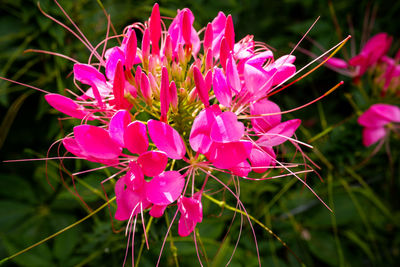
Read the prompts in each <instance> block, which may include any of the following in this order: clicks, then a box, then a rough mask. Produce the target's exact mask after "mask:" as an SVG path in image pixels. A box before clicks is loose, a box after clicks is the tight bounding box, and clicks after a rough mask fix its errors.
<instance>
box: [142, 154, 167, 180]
mask: <svg viewBox="0 0 400 267" xmlns="http://www.w3.org/2000/svg"><path fill="white" fill-rule="evenodd" d="M138 163H139V164H140V166H142V171H143V173H144V175H146V176H149V177H153V176H156V175H158V174H160V173H161V172H162V171H164V170H165V167H167V164H168V157H167V154H165V153H164V152H161V151H147V152H145V153H143V154H141V155H140V156H139V158H138Z"/></svg>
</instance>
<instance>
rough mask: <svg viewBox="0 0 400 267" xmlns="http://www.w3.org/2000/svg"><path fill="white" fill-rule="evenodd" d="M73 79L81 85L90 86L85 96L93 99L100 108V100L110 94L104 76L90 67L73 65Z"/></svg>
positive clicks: (78, 64) (101, 103)
mask: <svg viewBox="0 0 400 267" xmlns="http://www.w3.org/2000/svg"><path fill="white" fill-rule="evenodd" d="M74 77H75V79H76V80H78V81H80V82H81V83H83V84H87V85H90V86H92V88H90V89H89V90H88V91H87V92H86V94H85V95H87V96H89V97H94V98H95V99H96V100H97V102H99V105H100V106H102V105H103V102H102V98H103V97H104V96H107V95H108V94H109V93H110V88H109V86H108V85H107V83H106V78H105V77H104V75H103V74H101V73H100V72H99V71H98V70H97V69H96V68H95V67H93V66H91V65H88V64H80V63H77V64H75V65H74Z"/></svg>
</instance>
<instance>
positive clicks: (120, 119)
mask: <svg viewBox="0 0 400 267" xmlns="http://www.w3.org/2000/svg"><path fill="white" fill-rule="evenodd" d="M130 122H131V115H130V113H129V111H127V110H119V111H117V112H116V113H115V114H114V116H112V118H111V120H110V125H109V127H108V132H109V134H110V136H111V138H112V139H113V140H114V141H115V142H117V143H118V144H119V145H120V146H121V147H125V142H124V133H125V130H126V127H127V126H128V124H129V123H130Z"/></svg>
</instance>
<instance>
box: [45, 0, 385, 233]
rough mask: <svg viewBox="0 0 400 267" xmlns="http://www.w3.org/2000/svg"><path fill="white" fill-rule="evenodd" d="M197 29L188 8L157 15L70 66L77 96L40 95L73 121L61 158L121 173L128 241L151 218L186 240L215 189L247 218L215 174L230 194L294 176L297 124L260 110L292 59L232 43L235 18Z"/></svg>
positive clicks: (247, 42)
mask: <svg viewBox="0 0 400 267" xmlns="http://www.w3.org/2000/svg"><path fill="white" fill-rule="evenodd" d="M161 11H162V9H161ZM194 20H195V18H194V15H193V13H192V12H191V11H190V10H189V9H188V8H184V9H182V10H178V11H177V15H176V16H175V18H173V19H172V22H171V21H169V20H165V21H164V20H163V16H161V14H160V8H159V6H158V4H155V5H154V6H153V10H152V13H151V16H150V19H149V20H148V21H146V23H144V24H141V23H134V24H132V25H129V26H128V27H126V29H125V30H124V34H123V40H122V43H121V44H120V45H118V46H115V47H111V48H109V49H108V50H106V49H105V51H106V52H105V54H104V56H100V55H97V52H96V53H95V51H93V55H94V56H97V57H98V58H97V59H98V61H99V62H96V63H95V64H81V63H77V64H75V65H74V78H75V80H76V81H78V82H79V83H77V86H79V89H80V90H81V91H83V95H82V96H79V97H77V99H76V100H73V99H72V98H68V97H64V96H61V95H58V94H48V95H46V100H47V102H48V103H49V104H50V105H51V106H53V107H54V108H55V109H57V110H59V111H61V112H63V113H65V114H66V115H68V116H71V117H73V118H76V119H80V120H81V121H80V123H79V122H78V125H77V126H75V127H74V130H73V133H70V134H69V135H68V136H67V137H65V138H64V139H63V141H62V144H63V146H64V147H65V149H66V150H67V151H68V152H70V153H72V154H73V155H75V156H76V157H79V158H81V159H84V160H88V161H92V162H97V163H99V164H102V165H105V166H102V167H110V166H112V167H115V169H116V170H117V172H116V173H115V174H114V175H112V176H111V177H110V178H108V179H107V181H108V180H109V179H112V178H114V177H115V176H116V177H119V178H118V180H117V181H116V183H115V190H114V191H115V196H116V201H117V210H116V212H115V219H117V220H120V221H125V220H128V226H127V229H131V227H130V226H131V224H132V218H135V219H134V220H135V221H136V218H137V216H138V215H139V214H140V215H142V216H144V214H147V212H148V213H149V215H150V216H153V217H156V218H158V217H161V216H162V215H163V214H164V213H165V212H167V211H168V210H171V209H175V210H176V214H178V213H180V217H179V222H178V234H179V235H180V236H188V235H189V234H191V233H192V232H193V231H194V229H195V227H196V226H197V224H198V223H200V222H201V221H202V219H203V207H202V202H201V197H202V195H204V194H207V193H206V192H209V191H211V192H213V191H215V192H217V191H218V190H220V188H215V183H214V184H213V183H208V181H209V180H211V179H213V180H214V181H216V182H218V184H220V185H221V186H222V187H223V189H224V190H227V191H229V192H230V193H231V194H232V195H233V197H234V198H236V199H237V203H239V204H240V207H241V209H242V208H243V209H244V205H243V203H241V201H240V199H239V196H238V194H237V193H235V192H234V189H231V188H230V186H229V183H228V182H226V181H223V180H220V179H219V178H218V177H217V174H218V173H219V172H223V173H225V174H226V175H227V176H230V177H231V181H235V183H236V181H239V180H237V179H239V178H238V177H242V178H243V179H247V180H264V179H269V178H270V177H268V175H269V170H270V169H272V168H278V167H279V168H281V170H283V171H286V172H287V174H294V175H296V174H295V173H294V171H292V170H291V169H290V168H291V167H290V166H293V165H292V164H289V163H286V162H284V163H282V162H280V159H283V158H285V157H284V156H282V151H284V150H283V149H280V147H278V146H283V145H287V144H289V143H292V144H294V147H295V148H296V149H298V150H299V151H300V152H301V149H299V148H298V147H299V146H298V144H297V143H300V142H299V141H298V140H297V139H296V136H295V132H296V130H297V128H298V127H299V125H300V123H301V122H300V120H299V119H291V120H285V119H284V118H283V116H282V114H283V113H287V112H281V109H280V107H279V106H278V104H277V103H275V102H272V101H270V100H269V99H268V97H269V95H270V94H271V93H272V92H273V91H274V90H276V89H279V86H280V85H281V84H282V83H284V82H285V81H286V80H288V79H290V78H291V77H292V76H293V75H294V73H295V71H296V67H295V65H294V61H295V57H294V56H293V55H285V56H282V57H280V58H278V59H274V54H273V52H272V51H271V50H270V49H268V48H267V46H266V45H264V44H262V43H260V42H255V41H254V40H253V36H251V35H248V36H246V37H245V38H243V39H242V40H239V41H236V38H237V37H236V35H235V31H234V23H233V19H232V16H231V15H228V16H226V15H225V14H224V13H222V12H220V13H218V15H217V17H216V18H215V19H213V21H212V22H210V23H208V25H207V27H206V28H204V29H203V30H200V29H197V30H196V29H195V28H194V25H196V24H195V23H194ZM167 29H168V30H167ZM140 35H142V37H141V38H140ZM138 38H139V39H138ZM200 38H202V41H200ZM378 43H379V42H378ZM369 47H376V45H373V44H370V45H369ZM367 50H368V49H367ZM89 62H90V60H89ZM81 84H82V85H81ZM81 86H82V87H86V88H80V87H81ZM381 117H382V116H381ZM392 121H393V120H392ZM379 127H381V126H379ZM286 141H289V142H286ZM305 158H306V157H305ZM299 165H300V164H298V163H296V166H299ZM288 166H289V167H288ZM304 166H305V168H307V166H308V165H307V164H306V163H304ZM102 167H101V168H102ZM307 171H308V170H307ZM257 173H259V174H261V175H258V176H255V177H253V175H256V174H257ZM199 174H200V175H199ZM203 174H204V175H203ZM204 177H205V178H204ZM257 177H262V178H257ZM301 181H302V182H303V180H301ZM195 192H197V193H195ZM174 218H175V217H174ZM143 220H144V217H143ZM133 232H134V231H133Z"/></svg>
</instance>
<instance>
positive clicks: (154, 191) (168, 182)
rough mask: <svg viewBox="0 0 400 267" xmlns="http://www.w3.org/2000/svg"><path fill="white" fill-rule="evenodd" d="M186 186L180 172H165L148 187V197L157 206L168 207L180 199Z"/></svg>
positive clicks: (156, 177)
mask: <svg viewBox="0 0 400 267" xmlns="http://www.w3.org/2000/svg"><path fill="white" fill-rule="evenodd" d="M184 185H185V178H184V177H183V175H182V174H180V173H179V172H177V171H167V172H163V173H161V174H160V175H157V176H155V177H154V178H153V179H152V180H151V181H150V182H149V183H148V184H147V185H146V196H147V199H148V201H150V202H151V203H153V204H155V205H168V204H171V203H172V202H174V201H175V200H177V199H178V197H179V196H180V195H181V193H182V190H183V186H184Z"/></svg>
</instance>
